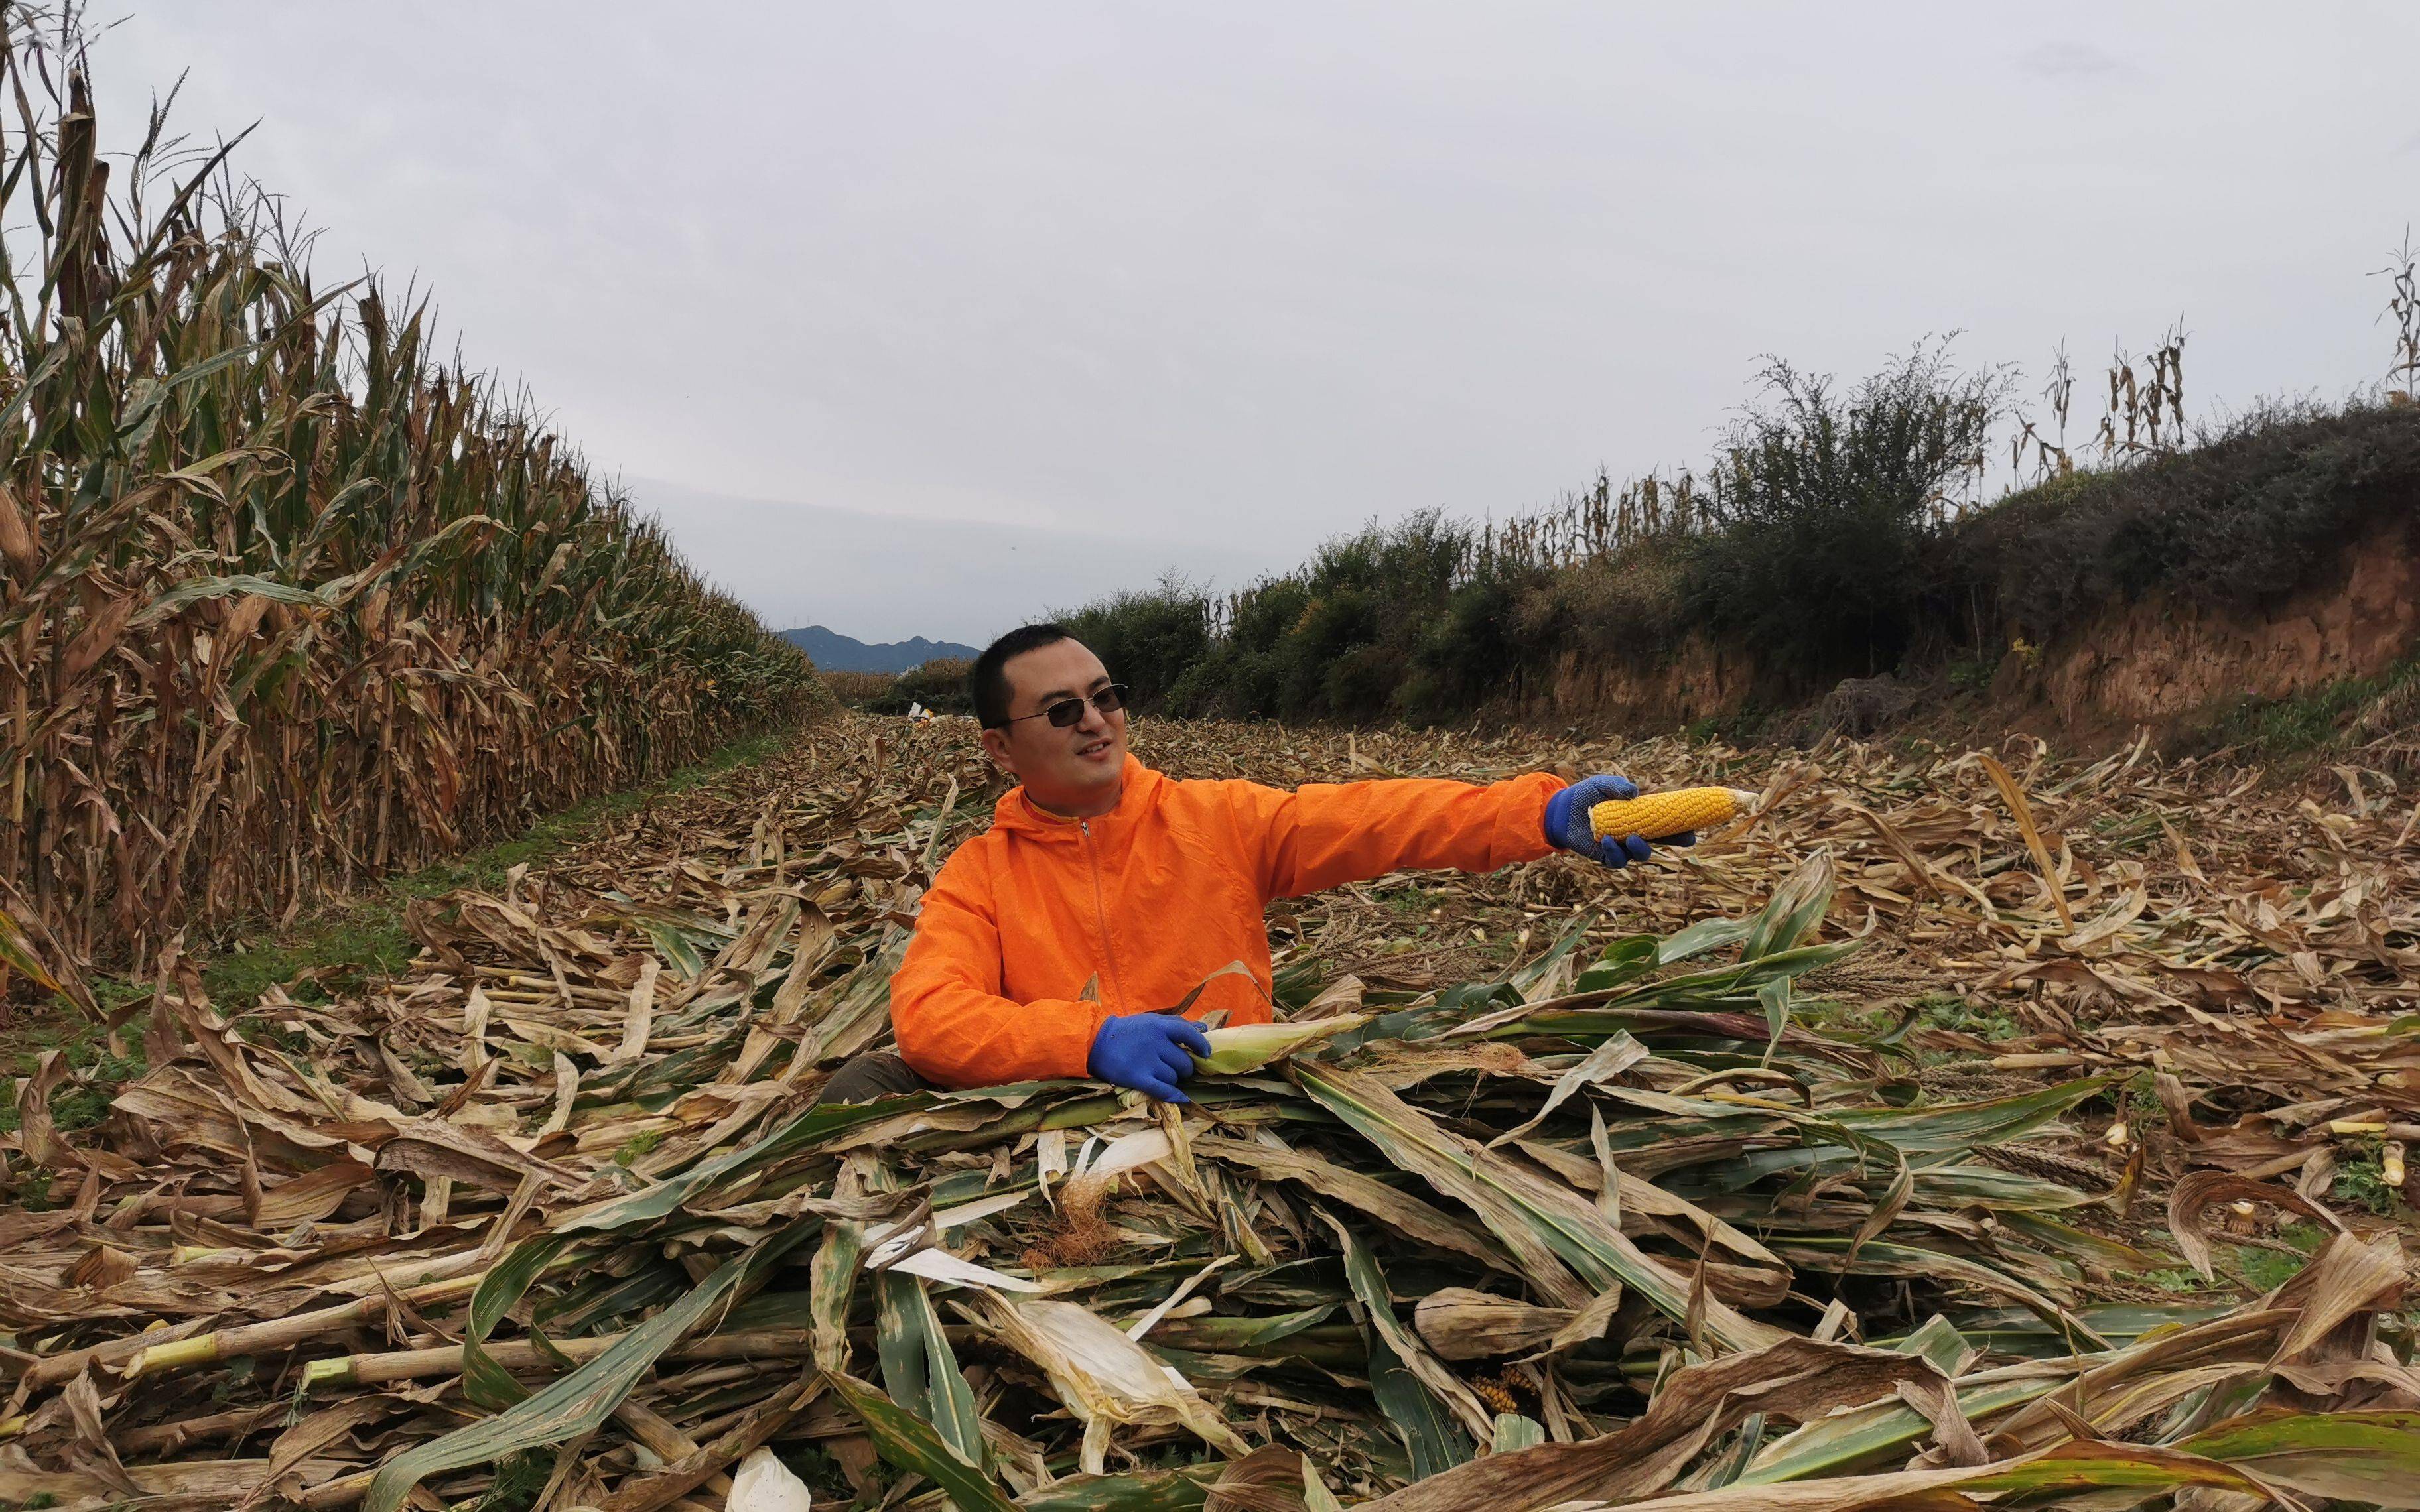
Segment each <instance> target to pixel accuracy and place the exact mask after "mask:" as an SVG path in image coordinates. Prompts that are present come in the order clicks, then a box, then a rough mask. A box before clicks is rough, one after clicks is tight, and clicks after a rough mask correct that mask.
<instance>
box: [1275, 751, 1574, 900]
mask: <svg viewBox="0 0 2420 1512" xmlns="http://www.w3.org/2000/svg"><path fill="white" fill-rule="evenodd" d="M1229 786H1230V787H1231V789H1232V790H1233V804H1234V806H1235V818H1236V823H1237V824H1238V825H1239V826H1240V827H1242V828H1243V829H1244V830H1245V835H1244V840H1245V842H1246V849H1247V850H1248V852H1249V853H1252V854H1256V855H1257V856H1258V860H1259V868H1260V884H1261V895H1262V896H1263V897H1264V898H1291V897H1294V896H1295V895H1296V894H1299V893H1306V892H1317V891H1318V890H1319V889H1320V888H1322V887H1336V886H1338V885H1340V884H1342V883H1346V882H1363V881H1367V880H1369V879H1370V878H1372V877H1378V876H1384V875H1386V874H1387V873H1388V872H1394V871H1400V870H1402V869H1404V868H1407V867H1410V868H1422V869H1426V868H1442V867H1453V868H1456V869H1458V870H1460V871H1464V872H1493V871H1495V870H1496V869H1497V867H1501V866H1511V865H1512V863H1514V862H1516V861H1534V860H1537V859H1538V858H1539V857H1541V856H1548V855H1551V854H1553V852H1554V847H1553V846H1552V845H1550V844H1548V843H1547V842H1546V834H1545V813H1546V799H1547V798H1548V797H1549V796H1551V795H1554V794H1555V793H1557V792H1559V790H1560V789H1561V788H1562V786H1563V782H1562V779H1560V778H1558V777H1555V776H1554V775H1553V774H1551V773H1547V772H1532V773H1530V774H1528V775H1527V776H1524V777H1516V778H1511V779H1507V780H1505V781H1502V782H1495V783H1490V784H1488V785H1487V786H1485V787H1480V786H1476V785H1474V784H1472V783H1468V782H1450V781H1445V780H1442V779H1435V778H1409V777H1407V778H1391V779H1382V780H1378V781H1373V782H1341V783H1340V782H1307V783H1305V784H1303V785H1302V786H1301V787H1299V788H1296V789H1295V791H1294V792H1292V793H1283V792H1280V791H1279V790H1277V789H1275V788H1268V787H1263V786H1261V785H1260V784H1259V783H1257V782H1234V783H1231V784H1229Z"/></svg>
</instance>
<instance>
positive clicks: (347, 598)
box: [0, 7, 829, 982]
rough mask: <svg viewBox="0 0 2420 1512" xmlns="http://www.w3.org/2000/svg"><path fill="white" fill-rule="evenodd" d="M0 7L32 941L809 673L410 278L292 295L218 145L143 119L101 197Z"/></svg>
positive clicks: (295, 290)
mask: <svg viewBox="0 0 2420 1512" xmlns="http://www.w3.org/2000/svg"><path fill="white" fill-rule="evenodd" d="M7 18H8V19H7V22H6V35H5V38H0V49H5V51H4V52H0V72H5V73H6V75H7V78H8V85H9V86H10V93H11V96H12V98H13V100H15V102H16V107H17V108H16V112H15V116H16V118H15V120H14V121H13V123H7V124H0V208H5V212H6V214H7V216H8V224H10V225H11V227H12V230H11V231H10V232H9V234H8V237H7V239H5V240H0V290H5V296H6V307H5V310H0V820H4V821H5V822H0V885H4V886H5V888H6V891H0V908H5V910H6V911H7V912H8V913H11V914H13V915H15V916H16V917H17V918H18V920H19V923H20V924H21V925H22V926H23V930H24V931H25V932H26V933H28V934H29V935H30V936H31V937H33V939H34V942H35V946H36V948H37V949H38V950H40V951H42V952H43V953H45V954H46V956H47V958H48V959H49V962H50V965H51V968H52V969H53V970H59V969H61V968H62V967H63V966H65V965H67V964H71V963H73V962H75V961H79V960H82V961H89V960H92V959H94V958H96V957H106V956H112V955H115V956H118V957H129V956H140V955H141V954H143V953H144V952H146V951H147V949H149V948H150V947H152V946H154V945H156V944H157V943H158V942H160V941H161V940H162V939H163V937H165V936H166V935H168V934H169V933H174V932H175V931H177V930H179V929H182V928H186V927H188V926H200V927H203V928H215V927H225V926H226V925H228V924H230V923H231V922H233V921H235V920H237V919H240V918H245V917H248V916H260V915H274V914H276V913H277V912H278V911H280V910H283V909H286V908H288V907H291V906H293V905H294V904H295V903H297V902H298V901H299V900H301V899H302V898H304V897H306V896H309V895H311V894H313V893H315V892H318V891H321V890H324V889H329V888H340V887H348V886H350V885H352V884H355V883H357V882H359V881H361V880H363V879H365V878H366V877H368V876H371V875H374V874H376V873H379V872H384V871H387V870H390V869H394V868H397V867H407V866H411V865H415V864H419V863H423V862H426V861H427V860H430V859H433V858H435V857H437V856H442V855H444V854H447V853H450V852H453V851H456V850H458V849H460V848H461V847H463V846H465V845H468V844H471V843H473V842H475V841H479V840H482V839H484V838H487V837H491V836H494V835H497V834H499V833H504V832H507V831H510V830H512V829H515V828H518V827H520V826H522V825H526V824H527V823H528V822H529V821H530V820H532V819H534V818H535V817H536V816H538V815H540V814H542V813H544V812H547V811H549V810H554V809H558V808H561V807H563V806H565V805H567V804H569V803H571V802H574V801H576V800H578V799H580V798H582V797H583V796H586V795H592V794H595V793H598V792H601V791H605V790H609V789H612V788H615V787H619V786H624V785H628V783H630V782H632V781H635V780H641V779H645V778H647V777H650V776H652V775H655V774H658V773H660V772H663V771H665V770H666V769H668V768H669V767H671V766H673V765H675V764H679V763H682V762H684V761H688V760H691V759H694V758H696V757H698V756H700V755H702V754H704V753H706V752H707V751H709V750H711V749H713V748H717V747H718V746H721V745H722V744H725V743H727V742H729V741H731V740H733V739H735V738H737V737H738V736H741V735H743V734H747V733H754V732H758V731H762V730H764V729H767V728H769V727H772V726H775V725H779V724H782V723H784V722H788V721H792V720H795V719H796V718H798V717H800V716H801V715H802V714H803V713H805V712H806V711H807V710H808V709H810V708H811V707H813V706H814V705H815V704H817V703H819V702H822V703H828V702H829V699H828V696H827V695H825V694H824V693H823V691H822V689H821V686H820V685H819V684H818V683H817V682H816V681H815V680H814V676H813V669H812V668H811V667H810V666H809V665H808V663H807V661H806V660H805V658H804V657H803V656H801V655H799V653H798V652H797V651H796V650H795V649H794V648H792V647H790V646H788V645H786V644H785V643H783V642H782V641H781V640H778V639H777V638H775V637H773V636H772V635H770V634H768V632H767V631H766V629H765V628H764V626H762V625H759V624H758V623H757V621H756V620H755V618H754V616H753V615H752V614H751V613H750V612H749V611H748V610H747V609H744V608H743V607H742V606H740V605H739V604H737V603H736V602H734V601H733V600H732V599H730V598H729V597H727V596H725V595H723V594H720V593H717V592H715V591H713V590H712V589H710V588H709V587H707V586H706V584H705V583H704V582H702V581H701V580H700V579H698V577H697V576H696V574H695V573H693V572H692V571H691V570H690V568H689V567H688V566H687V565H686V564H685V563H683V562H682V561H681V560H680V559H679V557H678V556H677V555H676V554H675V552H674V550H673V548H672V547H671V545H670V543H669V542H668V541H667V540H666V538H665V536H664V534H663V532H662V531H661V530H660V528H659V527H657V526H656V525H654V524H652V523H650V522H647V521H644V520H642V519H641V518H640V517H637V516H636V515H635V514H634V513H633V511H632V510H631V508H630V507H629V505H628V502H627V501H625V500H623V499H621V498H619V497H616V496H613V495H612V494H610V493H608V492H605V491H603V490H600V489H599V488H598V487H597V486H596V485H595V484H594V483H593V482H592V480H591V479H590V477H589V474H588V472H587V470H586V467H585V465H584V463H583V462H582V459H581V458H580V457H579V455H577V454H576V453H575V452H574V451H573V450H572V449H571V447H570V446H569V445H567V444H566V442H565V441H563V440H561V439H560V438H559V437H557V436H555V435H553V434H551V433H550V432H549V431H547V430H546V429H545V428H544V426H543V425H542V424H541V423H540V421H539V419H538V417H537V416H536V414H535V411H534V409H533V408H532V406H531V404H530V402H529V401H528V400H527V399H526V398H523V397H521V396H520V395H514V394H506V393H501V392H500V391H498V390H497V389H496V388H495V386H494V385H493V384H492V383H490V382H489V381H488V380H486V379H483V378H474V377H472V376H470V375H469V374H467V373H465V372H463V371H461V370H460V369H459V368H458V367H451V368H449V367H448V366H446V365H445V364H444V363H442V362H440V361H438V360H437V359H436V358H435V357H434V356H433V355H432V353H431V352H430V350H429V344H430V334H429V332H428V330H427V311H426V309H425V307H424V306H421V305H418V304H407V305H406V306H404V307H401V308H393V307H391V306H390V304H389V303H388V301H386V299H385V298H384V297H382V295H381V293H380V289H379V288H378V286H377V285H376V283H375V281H366V282H365V283H362V284H359V285H346V286H344V287H341V288H334V289H323V288H320V287H318V286H317V285H315V284H314V282H313V279H312V275H311V272H310V270H309V268H308V266H307V261H306V258H305V256H304V252H305V250H306V249H305V248H304V247H302V246H301V245H298V244H297V243H296V241H295V240H294V239H292V238H290V237H288V236H287V233H286V230H285V228H284V227H283V226H282V225H281V224H279V222H278V221H277V219H276V218H275V217H274V215H273V214H271V212H270V210H269V208H268V202H267V200H266V199H265V197H264V196H263V195H262V194H261V193H259V192H258V191H256V190H255V189H253V188H251V187H249V186H245V185H242V184H240V182H239V181H238V180H236V179H235V178H234V177H232V175H231V174H230V173H229V172H228V170H227V167H226V161H225V160H226V156H227V149H226V148H224V147H223V148H221V149H219V150H218V151H217V152H215V153H211V154H208V155H200V154H194V153H190V152H179V151H178V145H177V144H176V143H175V142H173V141H171V140H166V139H163V122H162V119H161V118H160V116H159V115H158V114H157V113H155V115H154V117H153V119H152V121H151V123H150V130H149V131H148V133H147V136H146V138H145V140H144V142H143V144H142V146H141V147H140V148H139V149H138V150H137V151H136V152H135V153H134V155H133V157H132V162H131V165H130V171H129V172H128V173H127V174H126V175H125V176H124V177H125V180H126V181H125V182H123V183H122V184H121V185H120V186H119V187H118V188H116V189H114V188H113V186H112V172H111V168H112V165H111V163H110V162H107V161H106V160H104V158H103V157H102V156H101V151H100V149H99V147H98V141H99V137H98V129H97V123H96V120H95V117H94V111H93V105H92V96H91V91H90V89H89V87H88V85H87V83H86V75H85V58H84V53H83V48H82V45H81V42H80V39H79V37H78V34H77V31H76V28H75V23H74V19H73V16H72V14H65V15H61V14H46V13H43V12H39V11H32V12H29V11H28V10H27V9H25V8H20V7H11V8H9V9H8V12H7ZM179 163H181V168H179V167H178V166H176V165H177V164H179ZM153 206H157V207H158V208H156V209H155V208H151V207H153ZM5 980H6V979H5V977H0V982H5Z"/></svg>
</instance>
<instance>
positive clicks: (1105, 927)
mask: <svg viewBox="0 0 2420 1512" xmlns="http://www.w3.org/2000/svg"><path fill="white" fill-rule="evenodd" d="M1076 827H1077V828H1078V829H1080V830H1082V831H1083V832H1084V859H1085V861H1086V862H1087V863H1089V864H1090V865H1091V866H1092V869H1093V917H1094V918H1095V919H1096V920H1098V921H1099V923H1100V926H1101V959H1102V960H1103V961H1104V962H1105V963H1107V964H1108V965H1109V991H1110V993H1111V994H1113V995H1115V996H1116V997H1117V1000H1118V1001H1119V1002H1120V1003H1121V1004H1123V1003H1125V996H1126V990H1125V985H1124V984H1123V983H1121V982H1120V981H1119V980H1118V952H1117V950H1116V949H1115V948H1114V947H1112V946H1111V945H1110V944H1109V902H1108V899H1107V898H1106V897H1105V896H1104V895H1103V894H1102V892H1101V853H1100V851H1099V849H1098V848H1097V847H1096V846H1094V843H1093V822H1092V821H1091V820H1089V819H1078V820H1077V821H1076Z"/></svg>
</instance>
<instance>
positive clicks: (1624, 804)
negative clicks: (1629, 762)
mask: <svg viewBox="0 0 2420 1512" xmlns="http://www.w3.org/2000/svg"><path fill="white" fill-rule="evenodd" d="M1755 801H1756V795H1755V794H1753V793H1744V792H1742V791H1740V790H1739V789H1738V788H1676V789H1674V790H1673V791H1672V792H1670V793H1642V794H1640V795H1638V796H1637V797H1635V798H1609V799H1607V800H1606V801H1605V802H1603V803H1600V804H1598V805H1597V806H1596V807H1595V808H1593V809H1590V810H1589V824H1590V825H1592V826H1593V827H1594V828H1595V830H1596V838H1597V839H1599V840H1605V839H1607V838H1611V839H1615V840H1620V839H1621V838H1623V837H1624V836H1629V835H1637V836H1639V837H1640V838H1642V839H1645V840H1663V839H1665V838H1666V837H1668V836H1671V835H1680V834H1685V833H1687V832H1688V831H1690V830H1692V829H1707V828H1711V827H1712V826H1714V825H1720V824H1728V823H1729V822H1730V821H1731V820H1733V819H1736V818H1738V817H1739V815H1740V813H1741V811H1742V810H1745V809H1746V808H1747V806H1748V805H1750V804H1752V803H1754V802H1755Z"/></svg>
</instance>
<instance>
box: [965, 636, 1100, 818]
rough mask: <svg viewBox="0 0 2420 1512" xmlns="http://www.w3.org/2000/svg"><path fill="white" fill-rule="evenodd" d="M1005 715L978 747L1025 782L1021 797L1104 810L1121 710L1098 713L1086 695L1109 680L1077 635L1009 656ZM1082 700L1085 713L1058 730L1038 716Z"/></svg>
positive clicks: (1067, 808)
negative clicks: (1000, 725)
mask: <svg viewBox="0 0 2420 1512" xmlns="http://www.w3.org/2000/svg"><path fill="white" fill-rule="evenodd" d="M1001 671H1002V672H1003V673H1004V674H1006V676H1007V678H1008V687H1009V699H1008V715H1009V717H1010V718H1011V719H1012V720H1014V721H1015V722H1014V723H1012V724H1010V725H1009V726H1007V727H1006V728H1005V729H1001V730H986V731H985V732H984V735H983V743H984V748H985V750H987V751H989V752H991V756H992V759H993V760H994V761H996V762H998V763H1000V764H1001V765H1002V766H1005V767H1007V768H1008V769H1009V771H1010V772H1012V773H1014V774H1015V775H1016V779H1017V780H1018V781H1020V782H1023V783H1024V784H1025V791H1026V794H1027V795H1028V796H1030V797H1032V799H1033V801H1034V802H1036V803H1038V804H1040V805H1041V806H1042V807H1043V808H1045V809H1048V810H1052V811H1054V812H1058V813H1066V814H1079V813H1106V812H1108V811H1109V808H1111V807H1114V806H1115V802H1116V795H1117V793H1118V783H1119V781H1120V779H1122V778H1123V777H1124V776H1125V765H1126V716H1125V710H1124V709H1121V710H1119V711H1118V712H1117V713H1115V714H1103V713H1102V712H1101V711H1100V710H1098V709H1096V708H1094V707H1093V705H1092V702H1091V696H1092V695H1093V694H1094V693H1097V692H1099V691H1100V690H1101V689H1102V688H1105V687H1109V669H1108V668H1106V667H1103V666H1102V665H1101V658H1100V657H1098V656H1094V655H1093V654H1092V653H1091V652H1090V651H1088V650H1086V649H1085V648H1084V645H1083V643H1082V642H1081V641H1078V640H1054V641H1052V642H1051V643H1050V644H1048V645H1047V646H1037V647H1035V648H1034V649H1033V650H1032V651H1028V652H1025V653H1023V654H1021V655H1018V656H1011V657H1010V658H1009V659H1008V662H1007V664H1006V665H1005V666H1003V667H1002V668H1001ZM1079 697H1080V698H1082V699H1084V700H1085V701H1086V702H1085V703H1084V705H1083V713H1084V717H1082V718H1080V719H1078V720H1077V721H1076V722H1075V724H1073V725H1071V726H1069V727H1068V728H1066V729H1064V730H1062V729H1060V728H1059V727H1058V726H1056V725H1054V724H1052V723H1051V722H1050V721H1049V719H1048V718H1047V717H1035V718H1025V717H1020V716H1026V715H1034V716H1040V715H1041V714H1042V711H1043V710H1045V709H1047V708H1048V707H1050V706H1051V705H1052V704H1054V703H1060V702H1065V701H1066V700H1068V699H1073V698H1079Z"/></svg>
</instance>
